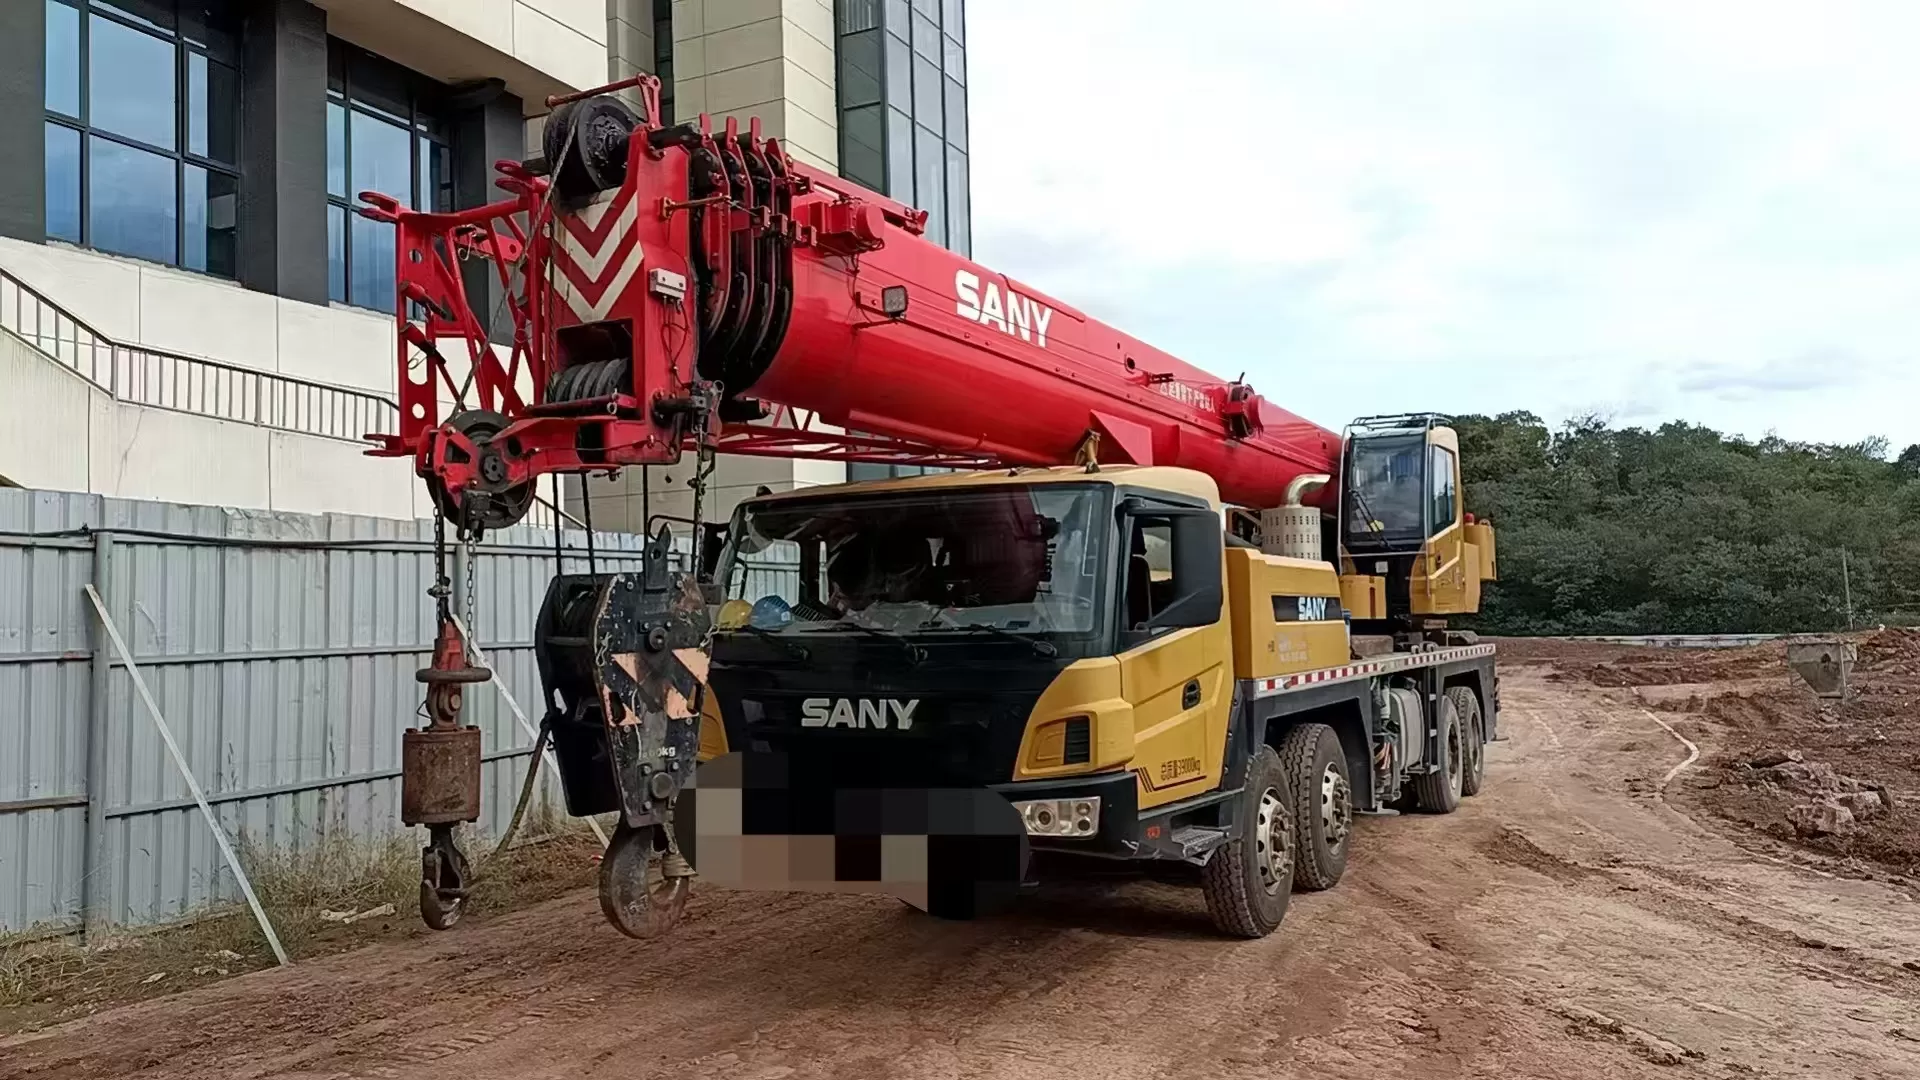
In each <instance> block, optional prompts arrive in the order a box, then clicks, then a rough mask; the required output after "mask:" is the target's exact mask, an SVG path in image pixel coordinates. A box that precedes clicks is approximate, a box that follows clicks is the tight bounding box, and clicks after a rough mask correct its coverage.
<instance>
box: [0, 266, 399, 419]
mask: <svg viewBox="0 0 1920 1080" xmlns="http://www.w3.org/2000/svg"><path fill="white" fill-rule="evenodd" d="M0 328H3V329H5V330H7V331H9V332H11V333H12V334H13V335H14V336H15V337H18V338H20V339H21V340H22V341H25V342H26V343H27V344H29V345H31V346H33V347H34V348H35V349H37V350H39V352H40V353H41V354H42V355H45V356H47V357H49V358H51V359H52V360H53V361H54V362H55V363H58V364H60V365H62V366H64V367H66V368H68V369H70V370H72V371H73V372H75V373H76V374H78V375H79V376H80V377H81V378H83V379H86V380H87V381H88V382H90V383H92V384H94V385H95V386H97V387H99V388H100V389H102V390H104V391H106V392H107V394H108V396H110V397H112V398H113V399H114V400H115V401H125V402H129V403H131V404H135V405H145V406H148V407H151V408H156V409H167V410H170V411H173V412H183V413H190V414H194V415H198V416H209V417H213V418H215V419H218V420H231V421H235V422H237V423H244V424H253V425H256V426H258V427H265V428H273V429H275V430H279V431H291V432H296V433H298V434H302V435H315V436H319V437H320V438H324V439H339V440H341V441H344V442H362V441H364V436H365V435H366V434H367V433H369V432H374V431H393V430H396V429H397V428H398V426H399V420H400V406H399V405H398V404H397V403H396V402H394V400H393V399H392V398H389V397H386V396H384V395H381V394H374V393H369V392H367V391H365V390H351V389H348V388H346V387H343V386H333V385H329V384H327V383H318V382H310V381H308V380H306V379H296V378H292V377H290V376H286V375H279V374H275V373H273V372H267V371H259V370H256V369H254V368H248V367H241V366H238V365H235V364H225V363H221V362H220V361H218V360H208V359H205V358H203V357H197V356H187V355H185V354H183V353H176V352H169V351H167V350H165V349H152V348H148V347H146V346H144V345H128V344H125V343H123V342H119V341H115V340H114V339H113V338H110V337H108V336H107V335H105V334H103V333H101V332H100V331H98V330H96V329H94V328H93V327H92V326H91V325H89V324H88V323H87V322H86V321H85V320H84V319H81V318H80V317H79V316H77V315H74V314H73V313H72V312H70V311H68V310H67V309H65V308H63V307H61V306H60V305H59V304H57V303H55V302H54V301H53V300H51V299H49V298H48V297H47V295H46V294H45V293H42V292H41V291H40V290H38V289H36V288H34V287H33V286H31V285H29V284H27V283H26V282H24V281H22V280H20V278H19V277H18V276H16V275H15V274H13V273H12V272H11V271H8V270H6V269H4V268H0Z"/></svg>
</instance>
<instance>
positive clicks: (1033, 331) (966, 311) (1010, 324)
mask: <svg viewBox="0 0 1920 1080" xmlns="http://www.w3.org/2000/svg"><path fill="white" fill-rule="evenodd" d="M953 291H954V294H955V295H957V296H958V297H959V298H960V302H959V303H958V304H956V305H954V310H955V311H957V312H959V313H960V314H961V315H964V316H966V317H967V318H969V319H972V320H973V321H974V322H977V323H980V324H981V325H983V326H991V327H993V328H994V329H995V330H998V331H1000V332H1001V333H1003V334H1005V335H1007V336H1008V337H1018V338H1019V339H1020V340H1022V341H1031V342H1033V343H1035V344H1037V345H1039V346H1040V347H1041V348H1043V349H1044V348H1046V347H1047V326H1048V324H1050V323H1052V322H1053V309H1052V308H1050V307H1048V306H1047V305H1045V304H1043V303H1041V302H1040V301H1038V300H1035V299H1034V298H1033V297H1031V296H1022V295H1021V294H1019V293H1017V292H1014V291H1013V289H1012V288H1011V287H1009V288H1008V289H1007V290H1006V292H1005V294H1004V295H1005V299H1004V301H1003V300H1002V298H1001V297H1002V293H1001V290H1000V283H999V282H997V281H989V282H987V283H986V287H985V288H984V289H983V288H982V287H981V284H980V275H979V274H976V273H974V272H973V271H971V270H956V271H954V274H953Z"/></svg>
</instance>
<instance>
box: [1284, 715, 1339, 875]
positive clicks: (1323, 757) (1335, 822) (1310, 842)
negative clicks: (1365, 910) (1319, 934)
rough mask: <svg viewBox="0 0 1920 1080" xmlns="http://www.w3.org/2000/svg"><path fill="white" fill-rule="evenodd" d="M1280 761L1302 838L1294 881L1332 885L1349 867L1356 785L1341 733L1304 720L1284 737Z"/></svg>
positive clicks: (1295, 827) (1300, 839)
mask: <svg viewBox="0 0 1920 1080" xmlns="http://www.w3.org/2000/svg"><path fill="white" fill-rule="evenodd" d="M1279 752H1280V763H1281V765H1283V766H1284V767H1285V768H1286V772H1287V780H1288V782H1289V783H1291V784H1292V785H1293V828H1294V835H1295V836H1297V837H1298V838H1299V847H1298V855H1297V856H1296V857H1295V859H1294V861H1293V883H1294V884H1295V885H1296V886H1298V887H1300V888H1302V889H1306V890H1308V891H1311V892H1318V891H1319V890H1321V889H1331V888H1333V886H1334V884H1335V883H1337V882H1338V881H1339V880H1340V875H1341V874H1344V873H1346V870H1347V842H1348V841H1349V840H1350V839H1352V837H1353V784H1352V781H1351V780H1350V779H1349V778H1348V776H1347V753H1346V749H1345V748H1344V747H1342V746H1341V745H1340V736H1339V734H1338V733H1336V732H1335V731H1334V730H1333V729H1332V728H1330V727H1328V726H1327V725H1325V724H1300V725H1298V726H1296V727H1294V728H1293V730H1291V731H1289V732H1287V735H1286V738H1284V739H1282V740H1281V741H1280V751H1279Z"/></svg>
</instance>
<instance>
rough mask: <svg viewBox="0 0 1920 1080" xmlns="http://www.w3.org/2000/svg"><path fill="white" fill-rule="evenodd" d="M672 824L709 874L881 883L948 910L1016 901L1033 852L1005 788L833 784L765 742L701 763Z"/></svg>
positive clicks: (734, 884) (704, 876)
mask: <svg viewBox="0 0 1920 1080" xmlns="http://www.w3.org/2000/svg"><path fill="white" fill-rule="evenodd" d="M673 830H674V835H675V838H676V841H677V846H678V847H679V849H680V851H681V852H682V853H683V854H684V855H685V856H686V857H687V859H688V861H689V862H691V863H692V864H693V867H694V869H695V870H696V871H697V872H698V873H699V875H700V879H701V880H702V881H703V882H711V883H713V884H717V885H721V886H724V887H728V888H736V889H750V890H777V891H790V892H835V893H879V894H884V895H889V896H895V897H898V898H899V899H901V900H904V901H906V902H907V903H909V904H912V905H913V906H914V907H917V908H919V909H921V910H922V911H925V912H928V913H929V914H932V915H936V916H939V917H941V918H947V919H971V918H977V917H980V916H983V915H990V914H993V913H996V912H999V911H1002V910H1004V909H1005V908H1006V907H1008V906H1009V905H1010V904H1012V902H1013V901H1014V898H1015V897H1016V896H1017V895H1018V893H1019V890H1020V883H1021V881H1022V880H1024V879H1025V877H1026V874H1027V866H1028V862H1029V858H1030V854H1031V853H1030V849H1029V846H1028V843H1027V834H1026V827H1025V824H1024V823H1023V822H1022V821H1021V819H1020V815H1019V813H1018V812H1017V811H1015V810H1014V808H1013V804H1012V803H1010V802H1008V801H1007V800H1006V798H1005V797H1004V796H1002V795H999V794H997V793H995V792H992V791H986V790H982V789H975V788H933V789H928V788H838V789H836V788H829V787H824V786H820V785H817V784H810V783H808V781H807V777H806V776H805V775H801V774H800V771H799V770H796V769H795V768H794V767H793V766H792V763H791V761H790V759H789V758H788V757H787V756H786V755H784V754H780V753H773V752H764V751H761V752H739V751H736V752H733V753H729V754H723V755H721V756H719V757H716V758H714V759H713V760H711V761H708V762H707V763H706V764H704V765H701V766H700V768H699V770H698V773H697V776H696V780H695V784H694V787H693V789H692V790H691V791H688V792H686V793H685V794H683V795H682V796H681V799H680V801H679V803H678V805H677V806H676V807H675V810H674V816H673Z"/></svg>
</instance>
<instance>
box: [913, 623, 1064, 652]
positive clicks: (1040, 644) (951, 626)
mask: <svg viewBox="0 0 1920 1080" xmlns="http://www.w3.org/2000/svg"><path fill="white" fill-rule="evenodd" d="M923 629H927V630H958V631H960V632H961V633H964V634H992V635H993V636H994V637H997V638H1004V639H1006V640H1007V641H1017V642H1019V643H1021V644H1022V645H1025V646H1027V647H1028V648H1030V649H1032V650H1033V651H1034V652H1036V653H1038V654H1039V655H1041V656H1059V655H1060V650H1059V649H1057V648H1055V647H1054V644H1053V642H1051V641H1042V640H1040V639H1039V638H1030V637H1027V636H1026V635H1025V634H1016V633H1014V632H1013V631H1011V630H1008V629H1006V628H1005V627H1000V626H995V625H993V624H992V623H983V622H969V623H946V624H942V623H939V622H929V623H927V624H926V625H925V626H924V627H923Z"/></svg>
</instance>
